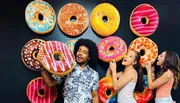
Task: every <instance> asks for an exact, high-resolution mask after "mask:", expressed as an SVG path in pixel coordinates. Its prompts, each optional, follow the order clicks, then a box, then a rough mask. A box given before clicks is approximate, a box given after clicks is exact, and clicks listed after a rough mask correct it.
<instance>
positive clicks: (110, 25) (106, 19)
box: [90, 3, 120, 37]
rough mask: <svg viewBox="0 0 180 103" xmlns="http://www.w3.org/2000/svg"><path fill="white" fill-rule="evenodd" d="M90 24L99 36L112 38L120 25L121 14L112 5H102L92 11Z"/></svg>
mask: <svg viewBox="0 0 180 103" xmlns="http://www.w3.org/2000/svg"><path fill="white" fill-rule="evenodd" d="M90 24H91V27H92V29H93V30H94V31H95V32H96V33H97V34H98V35H100V36H103V37H105V36H110V35H112V34H113V33H115V32H116V31H117V29H118V27H119V25H120V14H119V12H118V10H117V9H116V8H115V7H114V6H113V5H112V4H109V3H101V4H99V5H97V6H96V7H95V8H94V9H93V10H92V12H91V15H90Z"/></svg>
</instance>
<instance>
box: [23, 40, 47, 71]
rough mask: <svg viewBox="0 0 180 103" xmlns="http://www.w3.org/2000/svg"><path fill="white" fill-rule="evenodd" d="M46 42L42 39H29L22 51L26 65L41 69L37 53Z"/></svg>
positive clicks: (32, 68) (30, 67)
mask: <svg viewBox="0 0 180 103" xmlns="http://www.w3.org/2000/svg"><path fill="white" fill-rule="evenodd" d="M44 43H45V41H44V40H42V39H32V40H30V41H28V42H27V43H26V44H25V45H24V47H23V48H22V51H21V58H22V61H23V63H24V64H25V66H26V67H28V68H29V69H31V70H35V71H39V70H40V62H39V61H37V59H36V55H37V53H38V52H39V49H40V48H41V46H42V45H43V44H44Z"/></svg>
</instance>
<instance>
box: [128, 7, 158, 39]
mask: <svg viewBox="0 0 180 103" xmlns="http://www.w3.org/2000/svg"><path fill="white" fill-rule="evenodd" d="M158 24H159V15H158V12H157V11H156V10H155V8H153V7H152V6H151V5H149V4H140V5H138V6H137V7H136V8H135V9H134V10H133V11H132V13H131V17H130V28H131V30H132V32H133V33H134V34H135V35H137V36H149V35H151V34H153V33H154V31H155V30H156V29H157V27H158Z"/></svg>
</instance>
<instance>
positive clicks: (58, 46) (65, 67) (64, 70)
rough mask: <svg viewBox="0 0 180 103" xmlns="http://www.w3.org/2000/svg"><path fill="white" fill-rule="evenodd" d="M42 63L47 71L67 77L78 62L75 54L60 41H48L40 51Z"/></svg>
mask: <svg viewBox="0 0 180 103" xmlns="http://www.w3.org/2000/svg"><path fill="white" fill-rule="evenodd" d="M39 53H40V54H44V56H42V57H41V59H40V60H41V63H42V65H43V66H44V67H45V69H46V70H47V71H49V72H50V73H52V74H56V75H61V76H63V75H66V74H68V73H69V72H71V70H72V69H73V68H74V66H75V64H76V62H75V57H74V54H73V52H72V51H71V50H70V49H69V48H68V47H67V46H66V44H65V43H63V42H60V41H47V42H46V43H45V44H44V45H43V46H42V47H41V49H40V50H39Z"/></svg>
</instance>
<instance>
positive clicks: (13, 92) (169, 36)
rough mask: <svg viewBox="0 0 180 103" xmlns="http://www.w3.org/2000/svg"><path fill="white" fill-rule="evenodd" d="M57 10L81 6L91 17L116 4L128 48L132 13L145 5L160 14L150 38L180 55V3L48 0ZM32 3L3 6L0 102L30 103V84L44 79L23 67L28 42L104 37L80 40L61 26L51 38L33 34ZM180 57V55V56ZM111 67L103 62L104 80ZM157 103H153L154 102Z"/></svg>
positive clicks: (25, 0)
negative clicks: (27, 19) (98, 7)
mask: <svg viewBox="0 0 180 103" xmlns="http://www.w3.org/2000/svg"><path fill="white" fill-rule="evenodd" d="M46 1H47V2H48V3H49V4H51V6H52V7H53V8H54V10H55V12H56V15H57V14H58V12H59V9H60V8H61V7H62V6H63V5H65V4H66V3H71V2H75V3H79V4H81V5H82V6H84V7H85V8H86V10H87V11H88V13H89V15H90V13H91V11H92V9H93V8H94V7H95V6H96V5H98V4H99V3H102V2H109V3H111V4H113V5H114V6H115V7H116V8H117V9H118V11H119V13H120V16H121V21H120V26H119V28H118V30H117V32H116V33H115V34H114V35H115V36H119V37H121V38H122V39H123V40H124V41H125V42H126V44H127V45H129V44H130V43H131V41H132V40H134V39H135V38H136V37H137V36H135V35H134V34H133V33H132V31H131V30H130V27H129V17H130V14H131V12H132V10H133V9H134V8H135V7H136V6H137V5H139V4H141V3H148V4H150V5H152V6H154V8H156V10H157V11H158V13H159V17H160V22H159V26H158V28H157V30H156V31H155V32H154V34H153V35H151V36H149V38H150V39H152V40H153V41H154V42H155V43H156V44H157V46H158V48H159V51H158V52H159V53H161V52H162V51H164V50H170V51H174V52H177V53H178V54H179V53H180V48H179V45H178V44H179V43H178V40H179V38H180V36H179V35H180V26H179V24H180V8H179V4H180V1H179V0H46ZM30 2H31V0H23V1H15V0H13V1H12V0H11V1H9V0H6V1H5V3H1V16H0V27H1V29H0V34H1V37H0V46H1V51H0V53H1V59H0V60H1V69H0V82H1V84H0V100H1V101H3V102H2V103H28V102H29V100H28V98H27V96H26V87H27V85H28V83H29V82H30V81H31V80H32V79H34V78H36V77H38V76H40V72H35V71H32V70H30V69H28V68H27V67H25V65H24V64H23V63H22V60H21V55H20V54H21V49H22V47H23V46H24V44H25V43H26V42H28V41H29V40H31V39H33V38H40V39H44V40H58V41H62V42H67V41H68V40H71V39H79V38H82V37H83V38H89V39H91V40H93V41H94V42H95V43H98V42H99V40H100V39H102V37H99V36H97V35H96V34H95V33H94V32H93V31H92V29H91V27H90V25H89V27H88V29H87V30H86V31H85V32H84V33H83V34H82V35H81V36H78V37H76V38H73V37H67V36H66V35H64V34H63V33H62V32H61V31H60V29H59V27H58V25H57V23H56V27H55V29H54V30H53V31H52V32H51V33H49V34H47V35H37V34H35V33H34V32H32V31H31V30H30V28H29V27H28V26H27V24H26V22H25V8H26V6H27V5H28V4H29V3H30ZM179 55H180V54H179ZM107 66H108V64H107V63H104V62H102V61H99V63H98V67H97V69H96V70H97V71H98V73H99V75H100V79H101V78H102V77H104V76H105V73H106V69H107ZM57 87H58V98H57V100H56V102H58V103H63V102H62V101H63V99H62V96H61V89H62V85H58V86H57ZM178 95H180V86H179V89H177V91H174V90H173V91H172V96H173V99H174V100H176V101H177V103H180V99H179V98H178V97H179V96H178ZM152 103H153V102H152Z"/></svg>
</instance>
